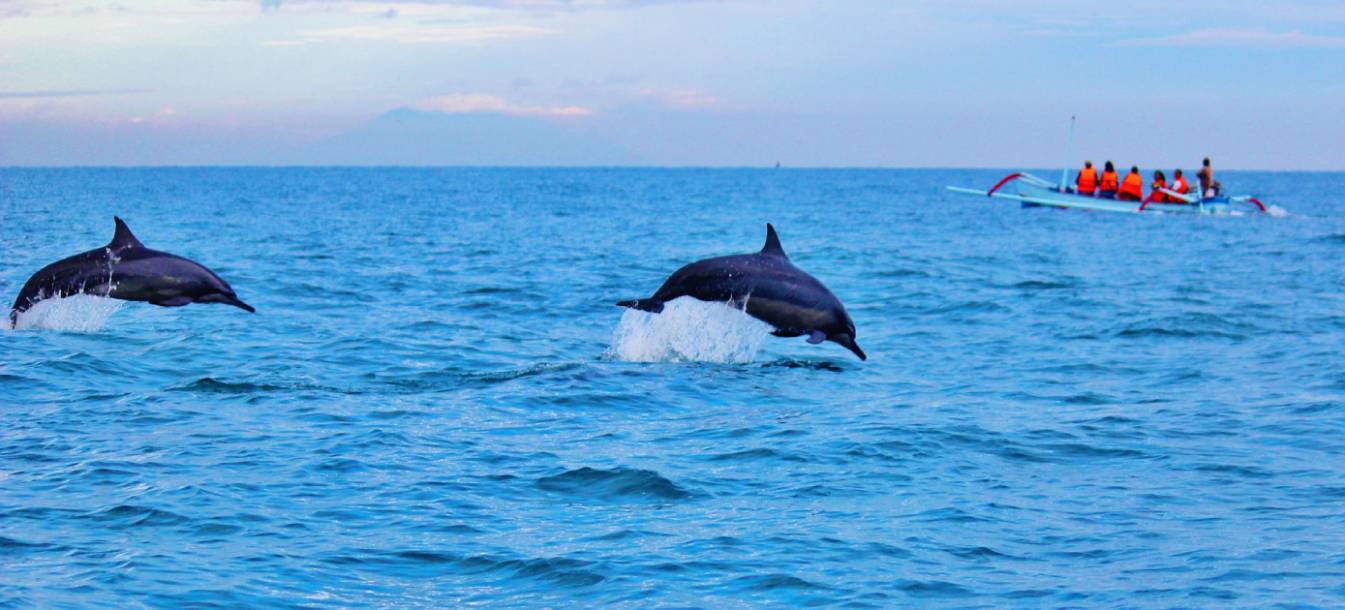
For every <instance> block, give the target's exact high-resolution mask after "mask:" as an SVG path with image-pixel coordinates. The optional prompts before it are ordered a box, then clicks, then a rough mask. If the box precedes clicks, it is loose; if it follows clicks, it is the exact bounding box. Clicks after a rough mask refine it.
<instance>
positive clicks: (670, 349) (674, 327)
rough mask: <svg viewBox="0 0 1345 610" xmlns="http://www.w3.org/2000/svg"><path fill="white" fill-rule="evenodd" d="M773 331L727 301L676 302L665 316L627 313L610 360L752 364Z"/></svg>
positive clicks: (666, 309) (686, 299) (666, 308)
mask: <svg viewBox="0 0 1345 610" xmlns="http://www.w3.org/2000/svg"><path fill="white" fill-rule="evenodd" d="M770 332H771V327H770V325H769V324H766V323H764V322H762V321H760V320H757V319H756V318H753V317H751V316H749V315H747V314H746V313H743V312H742V311H740V310H738V309H735V308H733V307H731V306H729V305H728V304H725V303H707V302H704V301H698V300H696V299H694V298H691V297H682V298H678V299H673V300H672V301H669V302H668V303H666V304H665V306H664V309H663V313H658V314H653V313H648V312H644V311H639V310H636V309H627V310H626V311H625V313H623V314H622V316H621V322H620V323H618V324H617V327H616V331H615V332H614V333H613V334H612V346H611V348H609V349H608V351H607V356H608V357H609V358H612V359H613V360H623V361H626V362H724V363H728V362H751V361H752V359H753V358H755V357H756V354H757V350H759V349H761V345H762V343H763V342H764V341H765V340H766V337H767V336H768V335H769V334H770Z"/></svg>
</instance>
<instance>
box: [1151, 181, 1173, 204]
mask: <svg viewBox="0 0 1345 610" xmlns="http://www.w3.org/2000/svg"><path fill="white" fill-rule="evenodd" d="M1167 187H1168V183H1167V181H1166V180H1154V183H1153V184H1150V185H1149V199H1148V200H1149V201H1152V202H1154V203H1167V202H1168V200H1169V199H1168V195H1167V193H1164V192H1163V190H1162V189H1165V188H1167Z"/></svg>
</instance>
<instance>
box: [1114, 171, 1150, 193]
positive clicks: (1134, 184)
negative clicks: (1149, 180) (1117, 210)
mask: <svg viewBox="0 0 1345 610" xmlns="http://www.w3.org/2000/svg"><path fill="white" fill-rule="evenodd" d="M1116 198H1117V199H1120V200H1122V201H1143V200H1144V178H1141V177H1140V168H1139V166H1138V165H1132V166H1131V167H1130V173H1129V174H1126V177H1125V180H1122V181H1121V190H1119V191H1117V192H1116Z"/></svg>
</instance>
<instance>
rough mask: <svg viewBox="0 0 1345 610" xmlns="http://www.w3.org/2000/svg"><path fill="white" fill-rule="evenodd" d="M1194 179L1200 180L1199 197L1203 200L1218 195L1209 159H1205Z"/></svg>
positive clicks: (1217, 186) (1216, 183) (1217, 184)
mask: <svg viewBox="0 0 1345 610" xmlns="http://www.w3.org/2000/svg"><path fill="white" fill-rule="evenodd" d="M1196 179H1197V180H1200V196H1201V198H1203V199H1209V198H1211V197H1214V196H1216V195H1218V194H1219V183H1218V182H1215V181H1214V168H1213V167H1210V158H1209V157H1205V162H1204V163H1203V164H1202V165H1201V167H1200V172H1199V173H1197V174H1196Z"/></svg>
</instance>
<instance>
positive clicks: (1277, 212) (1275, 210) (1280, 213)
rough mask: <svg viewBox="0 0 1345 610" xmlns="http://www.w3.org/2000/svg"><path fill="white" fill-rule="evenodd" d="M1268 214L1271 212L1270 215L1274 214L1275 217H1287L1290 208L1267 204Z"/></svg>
mask: <svg viewBox="0 0 1345 610" xmlns="http://www.w3.org/2000/svg"><path fill="white" fill-rule="evenodd" d="M1266 214H1269V215H1270V216H1273V217H1275V218H1284V217H1286V216H1288V215H1289V210H1286V209H1284V208H1282V207H1280V206H1277V205H1274V204H1271V205H1268V206H1266Z"/></svg>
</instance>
